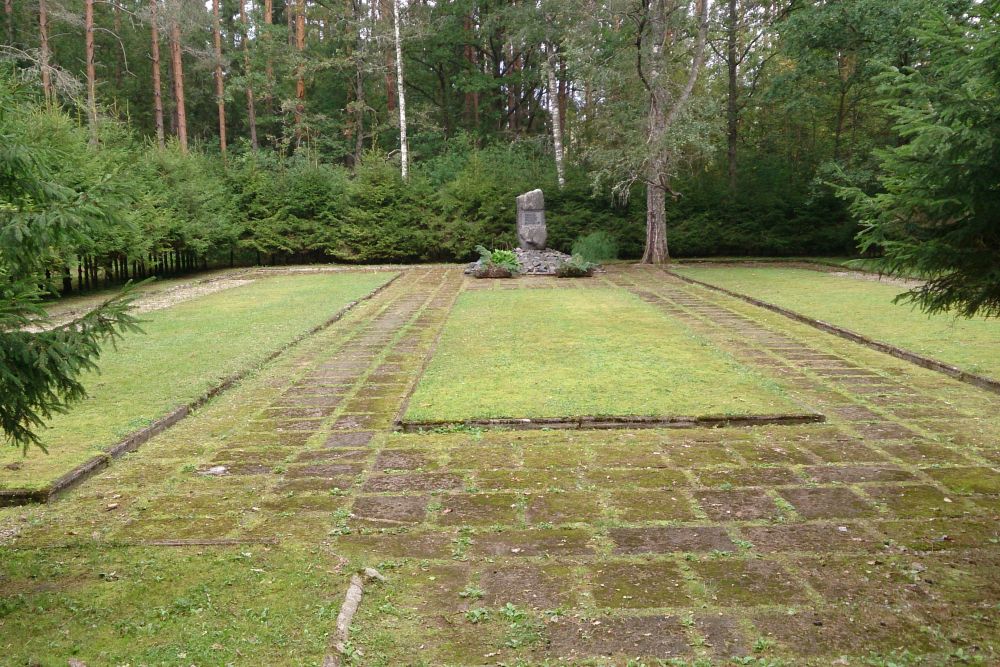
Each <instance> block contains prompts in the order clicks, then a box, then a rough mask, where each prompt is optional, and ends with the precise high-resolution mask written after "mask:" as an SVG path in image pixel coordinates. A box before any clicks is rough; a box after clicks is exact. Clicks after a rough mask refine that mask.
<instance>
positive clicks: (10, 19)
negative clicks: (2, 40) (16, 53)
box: [3, 0, 14, 46]
mask: <svg viewBox="0 0 1000 667" xmlns="http://www.w3.org/2000/svg"><path fill="white" fill-rule="evenodd" d="M3 15H4V19H5V20H6V23H7V44H9V45H10V46H14V0H3Z"/></svg>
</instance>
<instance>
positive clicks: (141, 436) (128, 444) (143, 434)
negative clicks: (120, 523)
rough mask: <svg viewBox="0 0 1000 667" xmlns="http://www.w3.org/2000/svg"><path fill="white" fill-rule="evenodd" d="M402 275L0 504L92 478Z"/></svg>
mask: <svg viewBox="0 0 1000 667" xmlns="http://www.w3.org/2000/svg"><path fill="white" fill-rule="evenodd" d="M401 275H403V274H402V273H401V272H400V273H396V274H395V275H393V276H391V277H390V278H389V279H388V280H386V281H385V282H384V283H382V284H381V285H379V286H378V287H376V288H375V289H373V290H372V291H370V292H369V293H368V294H366V295H364V296H362V297H359V298H358V299H355V300H353V301H350V302H348V303H347V304H346V305H345V306H343V307H342V308H340V309H339V310H337V312H336V313H334V314H333V316H331V317H330V318H328V319H327V320H325V321H323V322H321V323H320V324H317V325H316V326H314V327H312V328H310V329H308V330H307V331H305V332H303V333H301V334H299V335H298V336H296V337H295V338H293V339H292V340H291V341H289V342H288V343H285V344H284V345H282V346H281V347H279V348H278V349H276V350H274V351H273V352H271V353H269V354H268V355H267V356H265V357H264V358H263V359H261V360H260V361H259V362H257V363H256V364H254V365H253V366H251V367H249V368H245V369H243V370H241V371H238V372H236V373H233V374H232V375H230V376H229V377H228V378H226V379H224V380H223V381H222V382H219V383H218V384H216V385H215V386H213V387H212V388H211V389H209V390H208V391H207V392H205V393H204V394H202V395H201V396H199V397H198V398H196V399H195V400H193V401H191V402H190V403H188V404H186V405H182V406H180V407H178V408H175V409H174V410H172V411H170V412H169V413H167V414H166V415H164V416H163V417H160V418H159V419H157V420H156V421H154V422H153V423H152V424H150V425H149V426H146V427H145V428H142V429H140V430H138V431H135V432H133V433H130V434H129V435H128V436H126V437H125V438H124V439H122V440H120V441H118V442H117V443H115V444H114V445H112V446H111V447H109V448H108V449H107V451H105V452H102V453H100V454H97V455H96V456H93V457H91V458H90V459H88V460H87V461H85V462H83V463H82V464H80V465H78V466H76V467H75V468H73V469H72V470H70V471H69V472H67V473H66V474H64V475H62V476H61V477H59V478H57V479H56V480H55V481H54V482H52V484H50V485H49V486H48V487H46V488H44V489H0V507H13V506H18V505H26V504H29V503H47V502H49V501H51V500H53V499H55V498H56V497H57V496H58V495H59V494H62V493H64V492H66V491H67V490H69V489H71V488H73V487H74V486H76V485H77V484H80V483H81V482H83V481H84V480H86V479H89V478H90V477H91V476H93V475H94V474H95V473H97V472H98V471H100V470H102V469H103V468H106V467H107V466H108V465H110V464H111V462H112V461H113V460H114V459H117V458H119V457H121V456H123V455H124V454H128V453H130V452H134V451H135V450H137V449H138V448H139V447H141V446H142V445H143V444H145V443H146V442H148V441H149V440H150V439H151V438H153V437H154V436H156V435H159V434H160V433H163V432H164V431H166V430H167V429H168V428H170V427H171V426H173V425H174V424H176V423H177V422H179V421H181V420H182V419H184V418H185V417H187V416H188V415H190V414H191V413H192V412H193V411H194V410H197V409H198V408H200V407H202V406H203V405H205V404H206V403H208V402H209V401H211V400H212V399H214V398H215V397H217V396H219V395H220V394H222V393H224V392H226V391H228V390H229V389H231V388H233V387H234V386H236V385H237V384H239V383H240V382H241V381H243V380H244V379H246V378H247V377H249V376H251V375H252V374H253V373H255V372H257V371H258V370H259V369H261V368H263V367H264V366H265V365H267V364H269V363H270V362H272V361H274V360H275V359H277V358H278V357H280V356H281V355H282V354H284V353H285V352H287V351H289V350H291V349H292V348H294V347H295V346H297V345H299V344H300V343H302V342H303V341H304V340H306V339H307V338H310V337H311V336H314V335H316V334H317V333H319V332H320V331H323V330H324V329H327V328H329V327H330V326H332V325H333V324H335V323H336V322H338V321H340V320H341V319H342V318H343V317H344V316H345V315H347V314H348V313H349V312H351V310H353V309H354V308H355V306H357V305H358V304H360V303H363V302H365V301H368V300H370V299H372V298H374V297H375V296H377V295H378V294H379V293H380V292H382V290H384V289H385V288H387V287H388V286H389V285H391V284H392V283H393V282H395V281H396V279H397V278H399V277H400V276H401Z"/></svg>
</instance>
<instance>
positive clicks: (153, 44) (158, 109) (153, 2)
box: [149, 0, 166, 148]
mask: <svg viewBox="0 0 1000 667" xmlns="http://www.w3.org/2000/svg"><path fill="white" fill-rule="evenodd" d="M159 1H160V0H150V2H149V24H150V49H151V51H152V58H153V116H154V117H155V121H156V145H157V146H159V147H160V148H165V147H166V141H165V139H164V136H163V134H164V133H163V93H162V86H161V83H160V24H159V16H158V14H159Z"/></svg>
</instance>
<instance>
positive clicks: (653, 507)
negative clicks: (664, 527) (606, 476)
mask: <svg viewBox="0 0 1000 667" xmlns="http://www.w3.org/2000/svg"><path fill="white" fill-rule="evenodd" d="M611 504H612V505H613V506H614V507H615V509H616V511H617V513H618V517H619V518H620V519H621V520H623V521H628V522H638V521H676V520H682V521H688V520H691V519H694V518H695V513H694V511H693V510H692V509H691V503H690V502H689V501H688V499H687V498H686V497H685V496H683V495H682V494H680V493H678V492H676V491H661V490H652V489H643V490H641V491H616V492H613V493H612V495H611Z"/></svg>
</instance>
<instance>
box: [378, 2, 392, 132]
mask: <svg viewBox="0 0 1000 667" xmlns="http://www.w3.org/2000/svg"><path fill="white" fill-rule="evenodd" d="M394 2H395V0H379V14H380V15H381V18H382V20H384V21H395V19H394V17H395V16H396V12H395V10H394V9H393V7H394ZM394 25H395V23H394ZM385 111H386V113H387V114H389V115H392V113H393V112H395V111H396V49H395V45H393V48H388V49H386V50H385Z"/></svg>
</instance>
